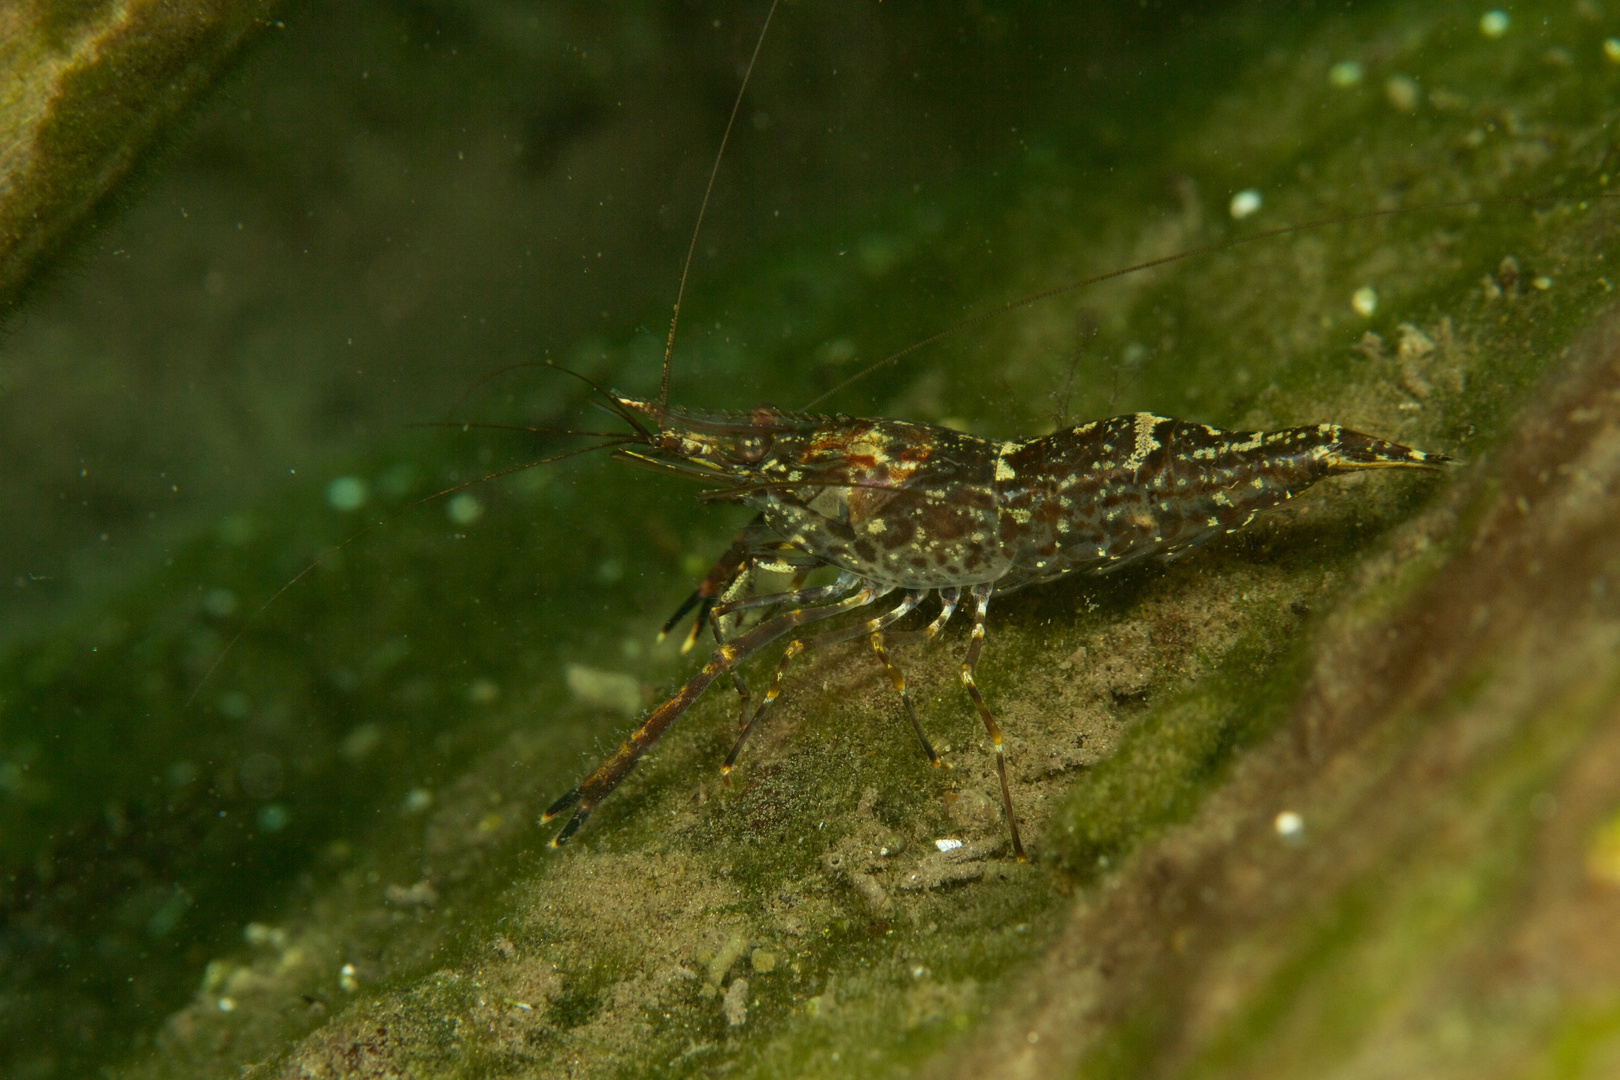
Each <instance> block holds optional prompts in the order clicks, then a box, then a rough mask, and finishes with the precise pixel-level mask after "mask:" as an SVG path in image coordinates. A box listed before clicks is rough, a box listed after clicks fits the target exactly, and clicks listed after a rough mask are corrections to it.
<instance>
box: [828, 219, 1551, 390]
mask: <svg viewBox="0 0 1620 1080" xmlns="http://www.w3.org/2000/svg"><path fill="white" fill-rule="evenodd" d="M1534 201H1535V200H1533V199H1531V198H1529V197H1528V196H1524V195H1504V196H1501V197H1500V198H1494V199H1451V200H1448V201H1446V202H1432V203H1423V204H1421V205H1418V206H1397V207H1393V208H1391V209H1387V210H1365V211H1362V212H1360V213H1356V214H1340V215H1338V216H1336V217H1327V218H1317V219H1316V220H1315V221H1302V222H1300V223H1299V224H1297V225H1279V226H1278V227H1276V228H1274V229H1262V230H1260V231H1259V232H1255V233H1250V234H1248V235H1247V236H1237V237H1233V238H1232V239H1230V240H1221V241H1219V242H1217V243H1213V244H1203V245H1201V246H1199V247H1195V248H1188V249H1187V250H1186V251H1178V252H1176V253H1175V254H1174V255H1163V256H1160V257H1159V258H1157V259H1149V260H1148V261H1147V262H1139V263H1136V264H1135V265H1133V266H1122V267H1120V268H1119V269H1117V270H1109V271H1107V272H1106V273H1102V274H1093V275H1092V276H1091V277H1088V278H1081V279H1080V280H1079V281H1071V282H1068V283H1067V284H1064V285H1054V286H1053V287H1052V288H1050V289H1042V290H1041V291H1040V292H1038V293H1031V294H1030V295H1028V296H1022V297H1019V298H1018V299H1017V300H1008V301H1007V302H1006V303H1004V304H998V305H996V306H995V307H993V308H988V309H986V310H984V311H981V312H979V313H978V314H976V315H969V316H968V317H967V318H965V319H963V320H962V321H961V322H957V323H952V324H951V325H950V326H947V327H946V328H945V329H943V330H940V331H937V332H935V333H932V334H929V335H928V336H927V337H925V338H923V339H922V340H920V341H914V342H912V343H911V344H910V345H907V346H906V347H905V348H903V349H901V350H900V351H899V352H893V353H890V354H889V355H888V356H885V357H884V358H883V359H882V360H879V361H877V362H876V363H873V364H868V365H867V366H866V367H864V368H862V369H861V370H859V371H857V372H856V373H855V374H853V375H851V376H850V377H849V378H847V379H845V380H844V381H843V382H841V383H838V384H837V385H835V386H834V387H832V388H831V389H830V390H824V391H822V392H821V393H819V394H817V395H816V396H815V397H813V398H811V399H810V400H809V401H807V402H805V404H804V407H805V408H806V409H812V408H814V407H815V406H817V405H819V404H821V403H822V402H823V401H826V400H827V399H828V398H830V397H832V396H833V395H834V394H836V393H838V392H839V391H841V390H844V389H846V388H847V387H849V386H852V385H854V384H855V383H857V382H859V381H860V380H862V379H864V378H866V377H867V376H868V375H870V374H872V373H873V372H874V371H877V370H879V369H881V368H886V367H889V366H891V365H893V364H895V363H896V362H898V361H899V360H900V359H901V358H903V357H906V356H910V355H911V354H912V353H914V352H916V351H918V350H919V349H924V348H927V347H928V346H929V345H932V344H933V343H934V342H936V341H939V340H940V339H941V338H948V337H950V336H952V335H953V334H959V333H961V332H962V331H963V330H967V329H970V328H971V327H975V326H978V325H979V324H980V323H986V322H989V321H990V320H991V319H995V318H999V317H1000V316H1002V315H1005V314H1007V313H1008V312H1010V311H1017V310H1018V309H1019V308H1026V307H1029V306H1030V305H1031V304H1038V303H1040V302H1041V301H1042V300H1050V299H1051V298H1052V297H1054V296H1062V295H1063V294H1065V293H1071V292H1077V291H1079V290H1080V289H1084V288H1087V287H1089V286H1092V285H1097V284H1100V283H1102V282H1104V281H1112V280H1113V279H1114V278H1117V277H1124V276H1125V275H1126V274H1134V273H1136V272H1137V271H1140V270H1151V269H1153V268H1154V267H1155V266H1164V265H1166V264H1168V263H1174V262H1180V261H1182V260H1183V259H1191V258H1195V257H1197V256H1199V255H1208V254H1211V253H1212V252H1216V251H1225V250H1226V249H1227V248H1235V247H1238V246H1240V245H1242V244H1253V243H1258V242H1259V241H1261V240H1270V239H1273V238H1275V237H1278V236H1288V235H1289V234H1291V233H1298V232H1306V231H1308V230H1310V229H1321V228H1326V227H1327V226H1329V225H1348V224H1349V223H1351V222H1354V221H1370V220H1374V219H1376V218H1386V217H1395V216H1397V215H1400V214H1412V213H1418V212H1420V211H1424V210H1460V209H1463V208H1465V207H1471V206H1488V205H1490V204H1491V203H1502V202H1516V203H1530V202H1534Z"/></svg>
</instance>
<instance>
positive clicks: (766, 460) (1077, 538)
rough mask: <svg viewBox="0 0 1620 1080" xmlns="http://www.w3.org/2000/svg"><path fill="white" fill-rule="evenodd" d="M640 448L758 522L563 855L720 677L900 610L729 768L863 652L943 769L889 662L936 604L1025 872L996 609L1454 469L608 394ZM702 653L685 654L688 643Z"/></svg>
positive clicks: (701, 597) (1191, 432) (756, 711)
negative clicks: (990, 753)
mask: <svg viewBox="0 0 1620 1080" xmlns="http://www.w3.org/2000/svg"><path fill="white" fill-rule="evenodd" d="M602 393H603V395H604V397H605V398H606V400H607V403H608V404H609V405H610V407H611V408H613V410H614V411H616V412H617V413H618V414H619V415H620V416H621V417H622V418H623V419H624V420H625V421H626V422H627V423H629V424H630V425H631V427H632V429H633V431H634V437H633V439H632V440H631V442H632V443H633V444H634V445H635V447H636V448H635V449H619V450H617V451H615V454H614V456H615V457H616V458H619V459H621V460H626V461H630V462H633V463H636V464H641V465H646V466H649V467H651V468H655V469H660V470H663V471H665V472H669V473H675V474H679V475H683V476H691V477H698V478H701V479H704V480H708V481H711V482H713V483H716V484H719V485H721V486H720V488H719V490H718V491H716V492H713V493H710V496H709V497H710V498H713V499H716V500H723V501H729V502H737V503H741V504H743V505H745V506H749V507H751V508H753V509H754V510H755V511H757V513H756V515H755V517H754V519H753V520H752V521H751V522H749V524H748V525H747V526H746V527H745V528H744V529H743V530H742V532H741V533H739V534H738V536H737V538H736V540H735V541H734V542H733V543H732V545H731V547H730V548H729V549H728V550H727V551H726V553H725V554H724V555H722V556H721V558H720V559H719V561H718V562H717V563H716V564H715V566H714V568H713V569H712V570H711V571H710V572H709V574H708V575H707V577H705V579H704V581H703V583H702V584H701V585H699V587H698V588H697V590H696V591H694V593H693V594H692V596H691V597H689V598H688V600H687V601H686V603H685V604H683V605H682V607H681V608H680V610H678V611H677V612H676V615H675V616H674V617H673V618H672V619H671V620H670V623H668V624H666V627H665V629H666V632H667V630H669V629H671V628H672V626H673V624H674V623H675V622H677V621H678V620H679V619H681V618H682V617H683V616H684V615H685V614H686V613H687V612H688V611H690V610H692V609H693V608H697V609H698V611H697V621H696V622H695V623H694V627H693V629H694V634H695V632H696V631H697V629H698V628H699V627H700V626H701V625H702V624H703V623H704V621H705V620H707V622H708V623H709V625H710V626H711V627H713V628H714V633H715V637H716V641H717V646H716V648H715V649H714V651H713V653H712V654H711V655H710V657H709V660H708V662H707V663H705V664H704V665H703V667H702V668H701V669H699V671H698V672H697V674H695V675H693V676H692V678H691V679H689V680H688V681H687V683H686V685H685V686H683V687H681V689H680V690H679V691H678V692H677V693H676V694H675V695H674V696H673V697H671V698H670V699H669V700H667V701H665V702H664V703H663V704H662V705H660V706H658V707H657V708H656V709H654V710H653V711H652V712H651V713H650V714H649V715H648V716H647V718H646V719H645V720H644V721H643V722H642V723H641V726H640V727H638V728H637V729H636V730H635V731H634V732H632V733H631V734H630V736H629V738H627V739H625V741H624V742H623V743H622V744H620V746H619V748H618V749H617V750H616V751H614V753H613V754H612V755H611V756H610V757H608V759H607V760H606V761H604V762H603V763H602V764H601V765H600V766H599V767H598V768H597V769H596V770H595V771H594V772H592V773H591V774H590V775H589V776H587V777H586V778H585V779H584V780H582V781H580V783H579V784H578V785H577V786H575V787H573V788H571V789H569V790H568V791H567V792H565V793H564V794H563V795H562V796H560V797H559V798H558V799H557V800H556V801H555V802H553V803H552V804H551V806H550V807H548V808H547V810H546V812H545V814H544V816H543V817H542V819H541V820H542V822H547V821H550V820H552V819H553V818H555V817H557V816H558V815H560V814H562V813H563V812H565V811H568V810H572V811H573V813H572V816H571V817H570V818H569V820H568V822H567V823H566V824H565V825H564V826H563V828H562V830H561V831H560V832H558V833H557V835H556V836H555V837H554V838H553V839H552V841H551V843H552V845H553V846H556V845H558V844H561V843H564V842H566V841H567V840H568V838H569V837H571V836H573V835H574V833H575V832H576V831H578V829H579V827H580V826H581V825H583V824H584V823H585V820H586V818H587V817H588V816H589V814H590V812H591V810H592V809H593V808H594V807H595V806H596V805H597V804H598V803H599V802H600V801H601V800H602V799H603V798H604V797H605V796H606V795H607V794H608V793H609V792H611V791H612V790H613V789H614V787H616V786H617V785H618V784H619V783H620V781H622V780H623V779H624V778H625V777H626V776H627V775H628V774H629V773H630V770H631V769H633V768H634V767H635V764H636V762H637V761H638V760H639V759H640V758H641V755H642V754H644V753H646V752H647V750H649V749H650V748H651V747H652V746H653V744H655V743H656V742H657V741H658V739H659V737H660V736H662V735H663V734H664V732H665V731H667V730H668V729H669V727H670V725H671V724H673V723H674V722H675V721H676V720H678V719H679V718H680V716H681V714H682V713H684V712H685V711H686V710H687V709H688V708H689V707H691V705H692V704H693V703H694V702H695V701H697V699H698V698H699V697H700V696H701V695H702V694H703V692H704V691H705V690H706V689H707V688H708V686H709V684H710V683H712V682H713V681H714V680H715V679H716V678H718V677H719V676H720V675H722V674H728V673H729V674H732V675H733V676H735V675H736V672H737V668H738V666H739V665H740V664H742V663H743V662H744V661H746V660H747V659H748V658H749V657H751V656H753V655H754V654H756V653H757V652H759V650H760V649H762V648H764V647H765V646H766V645H768V644H770V643H771V642H772V641H775V640H776V639H777V638H780V637H782V636H784V635H786V634H788V633H790V632H792V631H795V630H798V629H799V628H801V627H804V626H806V625H808V624H810V623H815V622H820V621H822V620H824V619H828V618H832V617H834V616H837V615H842V614H845V613H848V612H852V611H856V610H858V609H861V608H866V607H870V606H872V605H876V604H879V603H887V605H888V608H887V610H886V611H884V612H882V613H881V614H878V615H875V616H872V617H870V618H867V619H865V620H862V621H859V622H857V623H855V624H854V625H852V626H847V627H844V628H841V629H837V630H832V631H826V632H822V633H818V634H809V635H801V636H796V637H794V638H793V640H792V641H791V642H790V643H789V644H788V646H787V649H786V650H785V651H784V652H783V654H782V657H781V659H780V660H779V661H778V663H777V665H776V670H775V672H774V673H773V675H772V677H771V681H770V685H769V687H768V688H767V690H766V691H765V696H764V699H763V700H762V701H761V702H760V703H759V704H758V705H757V706H756V707H754V708H753V709H752V711H750V709H749V707H748V696H747V692H746V688H745V684H742V683H741V682H740V681H739V683H738V686H739V690H740V691H741V692H742V695H743V707H742V716H741V719H740V723H739V730H738V734H737V738H736V742H735V744H734V745H733V747H732V750H731V753H730V754H729V755H727V757H726V760H725V762H724V764H723V765H722V769H723V770H724V771H729V770H730V768H731V767H732V765H733V764H734V763H735V761H736V758H737V754H738V752H739V751H740V749H741V748H742V745H743V742H744V740H746V739H747V737H748V734H749V732H750V731H751V730H752V729H753V728H754V726H755V725H756V724H757V723H758V722H759V720H760V717H761V716H762V715H763V714H764V713H765V711H766V710H767V709H768V708H769V706H770V705H771V703H772V702H774V701H775V700H776V698H777V696H778V693H779V691H780V687H781V681H782V676H783V673H784V672H785V671H786V669H787V666H788V663H789V661H791V660H792V658H793V657H795V656H797V655H799V654H800V653H802V652H804V651H805V650H807V649H810V648H813V647H816V646H821V645H831V644H835V643H838V642H842V641H850V640H853V639H856V638H860V637H865V638H867V639H868V641H869V643H870V644H871V647H872V650H873V653H874V654H875V656H876V658H877V660H878V662H879V663H880V664H881V665H882V666H883V668H884V670H885V672H886V673H887V674H888V676H889V678H890V680H891V681H892V683H893V684H894V688H895V690H896V691H897V692H898V693H899V696H900V700H901V702H902V703H903V705H904V707H905V711H906V716H907V718H908V719H909V720H910V722H911V725H912V727H913V729H914V730H915V731H916V733H917V737H918V740H919V741H920V743H921V745H922V750H923V753H924V754H925V755H927V757H928V758H929V760H930V761H931V762H932V763H933V764H934V765H935V766H938V765H940V764H941V763H942V762H941V759H940V756H939V754H938V753H937V752H936V751H935V750H934V748H933V746H932V744H931V743H930V742H929V740H928V737H927V735H926V734H925V732H924V730H923V727H922V724H921V723H920V721H919V720H918V717H917V712H916V708H915V706H914V705H913V703H912V700H911V697H910V695H909V694H908V693H907V691H906V683H905V678H904V676H903V675H902V674H901V673H900V671H899V669H898V668H896V667H895V665H894V663H893V661H892V660H891V659H890V657H889V654H888V650H887V648H886V635H888V633H889V628H890V627H891V626H893V625H894V624H895V623H896V622H898V621H899V620H900V619H901V618H903V617H904V616H906V615H908V614H910V613H911V612H912V611H914V610H916V609H917V608H918V607H919V606H921V605H922V604H923V603H924V602H925V601H926V600H928V599H929V598H930V597H931V596H936V597H937V599H938V604H939V611H938V613H937V615H936V616H935V617H934V618H933V620H932V621H931V622H929V623H928V624H927V626H926V627H925V628H924V629H923V630H922V631H921V632H920V633H921V634H922V636H924V637H925V638H929V639H931V638H933V637H934V636H936V635H937V634H938V633H939V631H940V630H941V629H943V628H944V627H945V625H946V624H947V623H948V622H949V621H950V619H951V617H952V616H953V615H954V614H955V613H956V611H957V609H958V608H959V607H967V608H970V609H971V616H970V617H971V619H972V623H973V629H972V636H971V639H970V643H969V645H968V648H967V652H966V655H965V656H964V657H963V659H962V662H961V666H960V669H959V672H960V677H961V681H962V685H963V687H964V688H965V689H966V691H967V693H968V696H969V697H970V698H971V699H972V701H973V705H974V707H975V709H976V710H977V711H978V714H979V719H980V720H981V721H982V722H983V724H984V728H985V732H986V734H987V735H988V737H989V739H990V742H991V745H992V746H993V748H994V750H995V754H996V771H997V774H998V775H999V777H1000V781H1001V800H1002V809H1003V811H1004V812H1005V814H1006V817H1007V826H1008V829H1009V831H1010V833H1011V838H1012V845H1013V853H1014V855H1015V856H1016V857H1017V858H1018V859H1019V860H1020V861H1022V860H1023V859H1024V858H1025V854H1024V847H1023V841H1022V839H1021V837H1020V836H1019V832H1018V820H1017V817H1016V815H1015V812H1014V808H1013V800H1012V792H1011V789H1010V788H1009V786H1008V783H1007V765H1006V751H1005V747H1004V746H1003V743H1002V737H1001V729H1000V726H999V725H998V724H997V723H996V720H995V716H994V715H993V714H992V712H991V710H990V708H989V706H988V705H987V704H986V703H985V700H984V696H983V695H982V694H981V693H980V692H979V689H978V686H977V684H976V682H975V680H974V673H975V670H976V669H977V667H978V663H979V657H980V652H981V650H982V648H983V646H984V638H985V619H986V615H987V614H988V612H989V609H990V600H991V598H992V597H993V596H995V595H998V594H1002V593H1007V592H1011V591H1012V590H1014V589H1019V588H1023V587H1025V586H1027V585H1038V584H1042V583H1045V582H1049V581H1054V580H1056V579H1058V578H1061V577H1064V576H1066V575H1069V574H1074V573H1106V572H1108V571H1111V570H1117V569H1119V568H1121V567H1124V566H1127V565H1130V564H1131V563H1133V562H1137V561H1139V560H1142V559H1146V558H1150V557H1152V556H1158V555H1167V554H1170V553H1173V552H1176V551H1181V550H1185V549H1187V548H1190V547H1192V546H1194V545H1196V544H1199V543H1202V542H1203V541H1205V540H1208V539H1210V538H1211V537H1214V536H1217V535H1220V534H1222V533H1228V532H1233V531H1235V530H1237V529H1239V528H1242V527H1243V526H1244V525H1245V524H1247V523H1248V522H1249V521H1250V520H1252V519H1253V518H1254V516H1255V515H1256V514H1257V513H1259V512H1260V511H1262V510H1265V509H1268V508H1270V507H1274V506H1277V505H1279V504H1280V503H1283V502H1285V501H1287V500H1288V499H1291V498H1293V497H1294V496H1295V495H1297V494H1299V493H1300V492H1301V491H1304V490H1305V489H1306V488H1308V487H1310V486H1311V485H1312V484H1314V483H1316V482H1317V481H1318V480H1320V479H1322V478H1324V477H1327V476H1332V475H1335V474H1338V473H1347V472H1354V471H1358V470H1363V469H1380V468H1407V469H1430V470H1433V469H1438V468H1440V467H1441V466H1442V465H1443V464H1444V463H1445V462H1446V461H1447V460H1448V459H1447V458H1446V457H1444V456H1443V455H1439V454H1432V453H1425V452H1424V451H1422V450H1415V449H1413V448H1411V447H1408V446H1403V445H1401V444H1399V443H1394V442H1389V441H1386V440H1384V439H1379V438H1375V437H1373V436H1371V435H1364V434H1362V433H1361V432H1358V431H1350V430H1348V429H1346V428H1343V427H1340V426H1338V425H1337V424H1315V425H1310V426H1306V427H1296V428H1288V429H1285V430H1281V431H1269V432H1251V431H1223V430H1220V429H1218V428H1214V427H1210V426H1209V425H1207V424H1198V423H1192V422H1189V421H1186V420H1177V419H1172V418H1169V417H1163V416H1155V415H1153V414H1151V413H1135V414H1133V415H1128V416H1117V417H1114V418H1113V419H1110V420H1097V421H1092V422H1090V423H1087V424H1081V425H1079V426H1077V427H1072V428H1069V429H1067V430H1063V431H1058V432H1054V433H1053V434H1050V435H1043V436H1041V437H1039V438H1035V439H1026V440H1012V441H1007V442H994V441H991V440H988V439H982V438H978V437H976V436H973V435H968V434H964V433H962V432H959V431H953V430H950V429H948V428H942V427H936V426H934V425H931V424H920V423H909V422H906V421H902V420H869V419H862V418H858V417H851V416H842V415H830V416H818V415H814V414H810V413H793V412H784V411H781V410H778V409H774V408H772V407H770V406H761V407H759V408H757V409H754V410H753V411H752V412H750V413H747V414H743V415H729V416H711V415H704V414H701V413H694V412H688V411H685V410H680V409H675V408H672V407H670V406H669V405H667V404H664V403H662V402H649V401H639V400H636V399H635V398H629V397H623V396H619V395H615V394H610V393H608V392H607V391H602ZM820 567H832V568H834V569H836V570H837V571H838V576H837V578H836V580H835V581H833V582H832V583H831V584H828V585H823V586H818V587H814V588H797V589H793V590H791V591H788V592H782V593H775V594H766V595H761V596H752V597H747V598H744V599H732V600H721V599H720V598H721V597H723V596H725V595H727V594H728V592H729V590H730V589H731V587H732V586H733V585H734V584H735V583H736V582H738V581H739V580H742V579H743V575H744V574H745V573H746V572H748V571H750V570H755V569H770V570H778V571H786V572H790V573H792V574H794V575H795V576H796V577H798V578H800V579H802V578H803V577H804V576H805V575H806V574H808V573H809V571H811V570H814V569H817V568H820ZM777 606H783V607H786V608H787V609H788V610H786V611H784V612H782V613H780V614H777V615H775V616H773V617H771V618H768V619H766V620H765V621H764V622H762V623H760V624H759V625H757V626H754V627H752V628H751V629H749V630H747V631H745V632H743V633H741V634H739V635H738V636H737V637H735V638H733V639H732V640H730V641H726V640H722V637H721V633H720V620H721V619H722V618H724V617H725V616H726V615H729V614H733V613H736V612H738V611H741V610H744V609H748V608H759V607H777ZM688 640H689V641H690V640H691V638H689V639H688Z"/></svg>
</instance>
